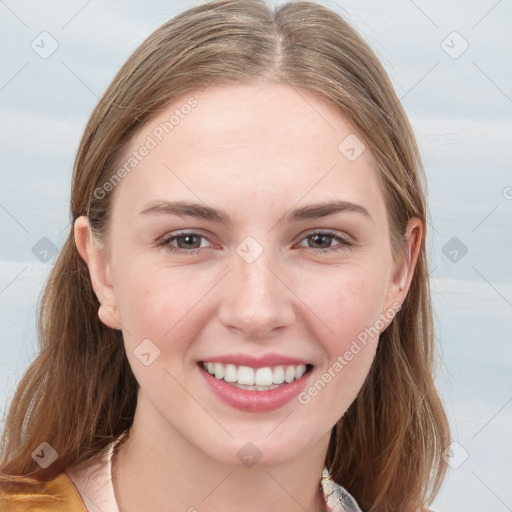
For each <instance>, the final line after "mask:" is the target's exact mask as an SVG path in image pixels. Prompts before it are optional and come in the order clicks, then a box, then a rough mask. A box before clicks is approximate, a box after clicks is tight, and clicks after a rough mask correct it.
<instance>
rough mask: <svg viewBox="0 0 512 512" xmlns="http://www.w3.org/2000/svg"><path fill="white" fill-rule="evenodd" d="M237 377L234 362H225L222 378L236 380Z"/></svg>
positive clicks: (229, 380) (230, 380) (228, 380)
mask: <svg viewBox="0 0 512 512" xmlns="http://www.w3.org/2000/svg"><path fill="white" fill-rule="evenodd" d="M210 373H211V372H210ZM237 378H238V375H237V370H236V366H235V365H234V364H227V365H226V368H225V369H224V380H225V381H226V382H236V379H237Z"/></svg>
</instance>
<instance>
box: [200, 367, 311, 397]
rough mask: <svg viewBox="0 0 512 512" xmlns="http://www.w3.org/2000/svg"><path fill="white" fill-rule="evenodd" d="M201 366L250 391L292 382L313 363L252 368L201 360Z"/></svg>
mask: <svg viewBox="0 0 512 512" xmlns="http://www.w3.org/2000/svg"><path fill="white" fill-rule="evenodd" d="M198 364H199V367H200V368H201V369H203V370H204V371H206V372H207V373H209V374H210V375H211V376H212V377H215V378H216V379H217V380H222V381H224V382H226V383H227V384H230V385H231V386H233V387H235V388H238V389H244V390H248V391H270V390H272V389H277V388H279V387H282V386H284V385H286V384H290V383H292V382H294V381H296V380H298V379H300V378H301V377H302V376H303V375H305V374H306V373H309V372H310V371H311V370H312V368H313V365H311V364H297V365H293V364H290V365H277V366H264V367H261V368H252V367H251V366H243V365H236V364H225V363H219V362H213V361H199V363H198Z"/></svg>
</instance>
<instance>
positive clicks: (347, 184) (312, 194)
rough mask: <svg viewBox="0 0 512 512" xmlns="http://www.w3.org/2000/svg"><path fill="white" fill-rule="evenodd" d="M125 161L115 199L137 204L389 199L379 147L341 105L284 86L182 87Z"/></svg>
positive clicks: (142, 132) (133, 144)
mask: <svg viewBox="0 0 512 512" xmlns="http://www.w3.org/2000/svg"><path fill="white" fill-rule="evenodd" d="M347 149H348V150H349V152H348V153H347ZM350 151H352V152H350ZM142 153H144V154H143V155H142ZM354 153H355V156H356V158H354ZM359 153H360V154H359ZM129 160H131V164H133V165H126V163H127V162H128V161H129ZM124 164H125V168H126V169H127V171H128V172H126V173H124V174H125V177H124V178H123V179H122V180H121V183H120V184H119V186H117V187H116V190H115V196H114V203H115V202H116V201H119V199H117V197H116V196H124V198H125V200H126V201H128V202H129V203H130V204H131V205H137V206H140V205H141V204H142V203H143V202H147V201H149V200H156V199H169V198H172V199H176V198H178V199H183V200H187V199H194V200H195V201H196V202H197V200H198V199H200V200H202V201H203V200H204V201H205V202H209V201H208V200H210V201H211V202H213V203H217V204H219V202H220V201H223V202H225V200H226V197H228V196H229V197H230V198H231V199H232V200H234V199H235V198H240V197H254V198H255V201H256V200H259V201H260V204H261V199H262V198H264V197H266V198H267V201H269V202H272V203H275V202H280V203H281V204H282V205H283V206H284V207H287V205H288V206H291V204H290V205H289V204H288V203H290V202H292V203H296V202H297V201H299V200H300V198H301V197H304V196H306V195H307V196H308V198H309V199H311V200H317V199H320V198H321V199H322V200H325V199H326V194H327V195H328V196H329V197H327V198H328V199H336V198H341V199H345V200H350V201H358V202H366V203H368V202H371V201H372V200H373V202H374V203H375V202H376V203H378V202H379V201H380V202H381V203H382V193H381V190H380V184H379V179H378V174H377V172H376V170H375V169H376V165H375V163H374V160H373V157H372V155H371V152H370V150H369V149H368V148H365V146H364V144H363V142H362V141H361V140H360V138H358V137H357V134H356V133H355V130H354V127H353V126H352V125H351V124H350V123H349V122H348V121H347V119H346V118H345V117H344V116H343V114H342V113H341V112H340V111H339V109H338V108H337V107H336V106H335V105H334V104H332V103H330V102H329V101H327V100H326V99H324V98H322V97H320V96H319V95H317V94H314V93H312V92H310V91H307V90H304V89H298V88H292V87H289V86H287V85H282V84H262V85H244V84H234V85H225V86H224V85H223V86H210V87H207V88H206V89H205V90H197V89H196V90H194V91H191V92H189V93H186V94H184V95H183V96H181V97H179V98H177V99H175V100H174V101H173V102H172V104H170V105H168V106H167V107H166V108H165V109H164V110H163V111H162V112H160V113H159V114H158V115H157V116H156V117H154V118H153V119H151V121H149V122H148V123H147V124H146V125H145V126H144V127H143V128H142V129H141V130H140V131H139V132H138V134H137V135H136V136H135V138H134V139H133V140H132V142H131V145H130V148H129V150H128V152H127V154H126V155H125V159H124ZM121 165H123V163H122V164H121ZM167 196H173V197H167ZM316 196H318V197H316ZM209 204H210V203H209ZM212 206H214V205H212ZM240 206H243V205H242V204H241V205H240ZM253 206H254V205H253ZM377 206H378V204H377ZM380 213H382V212H380Z"/></svg>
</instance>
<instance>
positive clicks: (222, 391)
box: [197, 358, 311, 412]
mask: <svg viewBox="0 0 512 512" xmlns="http://www.w3.org/2000/svg"><path fill="white" fill-rule="evenodd" d="M236 360H237V361H238V362H240V360H241V359H240V358H237V359H236ZM251 360H252V363H251V364H254V359H253V358H251ZM214 361H215V362H219V363H220V362H224V359H214ZM260 362H261V360H260ZM226 364H229V362H227V363H226ZM232 364H234V363H232ZM251 364H247V366H251ZM265 364H266V365H267V366H273V365H269V364H268V363H265ZM290 364H304V363H290ZM310 366H311V365H310ZM254 367H255V368H257V366H254ZM261 367H262V366H259V368H261ZM197 369H198V371H199V372H200V374H201V376H202V378H203V379H204V380H205V382H206V385H207V386H208V387H209V389H210V390H211V391H213V393H214V394H215V395H216V396H217V398H219V399H220V400H221V401H222V402H224V403H225V404H227V405H229V406H231V407H234V408H236V409H239V410H241V411H246V412H265V411H272V410H274V409H278V408H280V407H282V406H283V405H285V404H287V403H288V402H291V401H292V400H293V399H294V398H295V397H296V396H297V395H298V394H299V393H300V392H301V391H302V390H303V389H304V388H305V387H306V383H307V381H308V379H309V376H310V374H311V370H309V371H307V372H306V373H305V374H304V375H303V376H302V377H301V378H300V379H297V380H294V381H293V382H290V383H283V384H281V385H280V386H279V387H278V388H275V389H271V390H269V391H249V390H246V389H239V388H235V387H234V386H231V385H230V384H228V383H227V382H225V381H224V380H220V379H216V378H215V377H214V376H213V375H210V374H209V373H208V372H207V371H206V370H205V369H204V368H203V367H202V365H201V363H199V364H198V365H197Z"/></svg>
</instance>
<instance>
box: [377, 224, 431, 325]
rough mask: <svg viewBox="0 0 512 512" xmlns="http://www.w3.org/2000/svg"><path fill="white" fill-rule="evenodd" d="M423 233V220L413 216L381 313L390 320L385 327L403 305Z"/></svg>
mask: <svg viewBox="0 0 512 512" xmlns="http://www.w3.org/2000/svg"><path fill="white" fill-rule="evenodd" d="M423 234H424V229H423V221H422V220H421V219H419V218H417V217H414V218H412V219H411V220H410V221H409V224H408V225H407V229H406V231H405V239H406V244H405V246H404V248H403V253H402V255H401V256H402V258H401V259H400V260H399V261H398V262H397V264H396V267H395V268H394V269H393V274H392V277H391V281H390V283H389V286H388V291H387V296H386V301H385V309H384V311H382V315H381V318H382V316H383V315H384V316H385V317H386V318H388V320H389V321H388V322H386V325H385V327H384V329H385V328H386V327H387V326H388V325H389V323H391V320H392V319H393V316H394V314H395V313H396V312H397V311H398V310H399V309H400V308H399V307H397V305H400V306H401V305H402V304H403V302H404V300H405V297H406V296H407V292H408V291H409V287H410V286H411V282H412V278H413V275H414V269H415V267H416V263H417V261H418V256H419V254H420V250H421V246H422V243H423ZM391 310H393V311H394V312H393V315H390V314H389V313H390V311H391ZM389 317H390V318H389ZM384 329H383V330H384Z"/></svg>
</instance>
